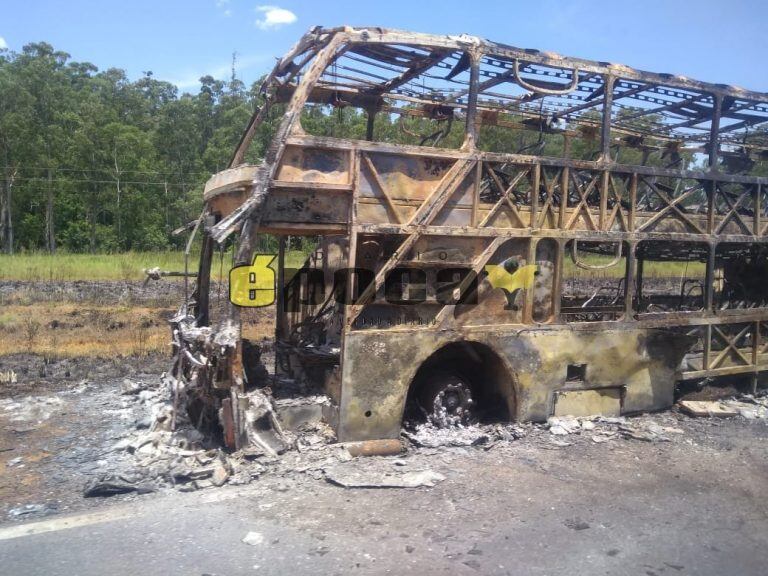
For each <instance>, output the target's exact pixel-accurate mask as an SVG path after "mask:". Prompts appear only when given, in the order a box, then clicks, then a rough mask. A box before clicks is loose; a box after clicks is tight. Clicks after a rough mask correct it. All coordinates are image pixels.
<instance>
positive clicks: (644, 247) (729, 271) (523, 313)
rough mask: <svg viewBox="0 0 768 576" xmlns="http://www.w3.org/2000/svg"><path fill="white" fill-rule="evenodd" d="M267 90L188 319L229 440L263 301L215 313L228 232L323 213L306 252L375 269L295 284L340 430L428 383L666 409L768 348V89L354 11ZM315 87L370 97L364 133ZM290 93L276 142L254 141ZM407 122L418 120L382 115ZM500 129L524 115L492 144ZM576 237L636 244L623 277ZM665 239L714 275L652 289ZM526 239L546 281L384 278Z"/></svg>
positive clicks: (528, 255)
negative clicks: (315, 119)
mask: <svg viewBox="0 0 768 576" xmlns="http://www.w3.org/2000/svg"><path fill="white" fill-rule="evenodd" d="M262 94H263V96H264V99H265V101H264V105H263V106H262V107H261V108H260V109H259V110H258V111H257V113H256V114H254V116H253V118H252V119H251V121H250V123H249V125H248V126H247V128H246V130H245V133H244V135H243V138H242V140H241V142H240V144H239V146H238V147H237V150H236V152H235V154H234V157H233V159H232V162H231V165H230V168H229V169H228V170H225V171H223V172H221V173H219V174H217V175H215V176H214V177H213V178H211V180H210V181H209V182H208V184H207V185H206V191H205V211H204V214H203V216H201V219H200V222H199V223H198V224H199V227H200V228H201V229H202V233H203V237H204V241H203V250H202V256H201V260H200V268H199V277H198V282H197V289H196V291H195V294H194V296H193V298H192V299H191V300H190V301H188V302H187V303H186V304H185V306H184V307H183V309H182V313H181V314H180V315H179V317H178V318H177V319H176V320H175V321H174V327H175V342H176V347H177V351H178V355H177V364H176V371H177V375H179V376H180V377H183V378H185V379H187V380H189V381H190V382H191V386H192V387H193V388H195V389H196V390H199V391H201V392H200V393H201V394H203V395H207V397H208V398H210V399H211V402H213V404H214V405H215V406H217V407H218V408H219V409H220V410H219V413H220V414H221V416H220V420H221V423H222V426H223V428H224V432H225V439H227V443H228V444H230V445H231V446H232V447H237V446H238V445H240V444H241V443H242V441H241V440H240V436H241V433H240V432H238V418H240V416H238V409H239V408H238V407H239V406H241V405H242V403H243V398H244V397H245V393H246V388H247V386H248V382H246V378H245V376H244V365H243V363H244V360H243V358H244V354H243V338H242V336H241V333H240V327H241V315H242V314H243V313H244V312H243V311H242V310H241V309H239V308H238V307H236V306H229V307H228V309H227V311H226V313H225V314H223V315H222V316H221V317H220V318H218V319H216V321H215V322H211V319H210V313H209V302H208V290H209V278H210V271H211V266H212V260H213V254H214V251H215V246H216V245H220V244H221V243H223V242H225V241H226V239H227V238H228V237H230V236H231V235H232V234H233V233H238V234H239V236H238V239H237V241H236V252H235V257H234V260H235V261H234V264H239V265H242V264H248V263H249V262H250V260H251V257H252V254H253V253H254V250H255V247H256V244H257V235H258V234H260V233H269V234H274V235H277V236H278V237H280V238H285V237H286V236H291V235H306V236H319V237H320V238H321V241H320V245H319V248H318V250H317V251H316V253H315V254H314V255H313V258H310V261H308V263H307V266H309V267H316V268H318V269H320V270H322V271H323V274H325V275H326V276H325V277H326V278H329V279H330V278H331V277H332V276H333V272H334V271H335V270H338V269H341V268H355V267H360V266H363V265H364V266H365V267H367V268H370V269H371V270H372V271H373V273H374V274H373V281H372V282H370V283H368V284H367V285H364V286H358V285H356V284H355V282H354V281H350V282H348V286H347V289H348V290H349V294H348V297H349V298H350V299H351V301H353V302H354V303H353V304H351V305H346V306H339V305H334V304H333V302H331V301H330V300H329V299H324V300H323V301H322V302H313V303H309V304H307V303H306V302H305V304H302V305H301V306H299V308H295V307H294V308H293V309H292V310H293V311H290V312H289V311H288V308H287V307H286V305H285V302H284V299H285V293H284V291H283V290H280V289H279V290H278V295H279V301H278V307H277V315H278V317H277V332H276V344H277V346H278V355H279V356H280V358H279V362H278V364H279V365H280V366H282V370H283V371H287V372H290V373H292V374H293V375H301V376H302V377H314V378H315V379H316V380H318V381H319V382H321V384H322V385H323V386H324V387H325V390H326V391H327V393H328V394H329V395H330V397H331V398H332V404H333V409H332V410H330V411H329V414H328V418H329V420H330V421H331V423H332V424H333V425H334V426H335V428H336V430H337V434H338V436H339V438H340V439H341V440H365V439H377V438H393V437H396V436H397V435H398V434H399V430H400V426H401V421H402V418H403V414H404V411H405V409H406V404H407V401H408V399H409V397H412V396H414V395H417V396H418V395H419V394H421V396H422V398H426V401H425V402H422V404H421V405H422V406H424V405H426V406H427V411H429V410H430V409H431V408H432V406H433V405H434V408H435V410H436V411H438V412H439V411H440V410H442V412H443V413H444V414H445V413H446V412H448V413H451V412H452V411H455V410H456V407H457V406H458V407H459V411H461V410H463V409H468V408H469V406H470V405H471V404H472V403H474V404H484V406H485V408H486V409H492V408H495V409H497V411H498V412H499V413H501V414H502V415H503V417H506V418H511V419H531V420H541V419H545V418H547V417H548V416H549V415H551V414H553V413H554V414H563V413H574V414H578V413H581V412H585V413H594V412H602V413H611V414H620V413H622V414H623V413H631V412H637V411H643V410H653V409H659V408H663V407H666V406H669V405H670V404H671V403H672V401H673V393H674V383H675V382H676V381H680V380H691V379H701V378H712V377H719V376H733V375H742V376H746V377H748V378H751V379H752V383H753V385H754V386H757V382H758V377H759V375H760V374H761V373H762V372H764V371H765V370H766V369H768V290H766V289H765V288H764V286H765V285H764V284H763V282H764V281H768V273H766V267H767V266H768V264H766V255H767V254H768V212H767V208H768V188H766V186H767V185H768V179H767V178H765V177H763V176H761V175H760V174H761V173H764V172H763V168H764V161H766V160H768V136H767V135H766V133H765V132H764V130H763V126H761V125H765V124H764V123H766V122H768V94H763V93H757V92H752V91H748V90H744V89H741V88H736V87H732V86H725V85H719V84H708V83H704V82H699V81H695V80H691V79H688V78H685V77H681V76H674V75H671V74H654V73H649V72H642V71H637V70H633V69H631V68H628V67H626V66H622V65H617V64H610V63H604V62H591V61H587V60H582V59H577V58H566V57H562V56H559V55H557V54H552V53H546V52H539V51H536V50H526V49H520V48H515V47H513V46H507V45H503V44H497V43H493V42H488V41H485V40H481V39H478V38H475V37H471V36H433V35H425V34H417V33H410V32H402V31H397V30H388V29H381V28H350V27H341V28H334V29H323V28H315V29H313V30H311V31H310V32H309V33H307V34H306V35H305V36H304V37H303V38H302V39H301V40H300V41H299V42H298V44H297V45H296V46H295V47H294V48H293V49H292V50H291V51H290V52H289V53H288V54H287V55H286V56H285V57H284V58H282V59H281V60H280V61H279V62H278V64H277V65H276V66H275V68H274V70H273V71H272V73H271V74H270V75H269V77H268V78H267V79H266V81H265V82H264V84H263V86H262ZM313 105H314V106H326V107H332V108H334V109H339V110H343V109H344V108H347V107H352V108H356V109H359V110H361V111H363V112H364V113H365V114H366V119H367V122H366V127H365V134H364V135H363V134H359V135H358V136H359V137H357V138H349V137H337V136H334V135H331V136H328V135H318V134H314V135H313V134H310V133H308V132H309V131H308V130H307V129H305V126H304V123H303V121H302V114H303V111H304V109H305V107H306V106H313ZM278 108H279V109H280V111H282V113H283V115H282V118H281V120H280V122H279V126H278V128H277V130H276V132H275V134H274V137H273V138H272V141H271V145H270V146H269V148H268V150H267V152H266V154H265V158H264V160H263V161H262V162H260V163H259V164H247V163H246V162H245V159H246V156H247V151H248V149H249V146H251V143H252V141H253V139H254V136H255V135H256V133H257V131H258V130H259V127H260V126H261V125H262V124H263V122H264V121H265V119H266V118H268V117H269V115H270V114H274V111H275V110H276V109H278ZM377 118H385V119H388V122H385V125H381V124H377ZM394 118H401V119H406V120H405V121H403V120H398V121H397V123H395V122H393V121H392V119H394ZM408 122H411V124H410V125H409V124H408ZM395 125H397V126H399V129H400V130H401V131H402V133H403V134H406V135H410V136H412V137H413V140H414V141H413V142H411V143H402V142H399V143H394V142H392V141H387V138H386V136H384V137H381V134H382V133H383V131H386V129H387V126H389V127H390V128H391V127H392V126H395ZM459 125H461V126H462V127H463V133H462V134H461V136H462V137H459V138H458V139H457V137H456V126H459ZM382 126H383V127H382ZM413 126H418V127H420V128H421V129H422V130H425V127H426V131H422V132H420V133H415V132H414V129H413ZM430 126H431V128H430ZM433 128H434V129H433ZM494 131H501V132H503V133H514V134H515V135H521V136H520V138H519V139H517V140H515V138H511V139H506V140H504V139H503V138H502V139H501V140H499V139H498V138H497V139H496V143H495V144H494V142H493V140H494V138H493V136H494V134H495V132H494ZM525 134H527V135H528V137H523V136H522V135H525ZM531 134H533V138H532V139H531V138H530V135H531ZM403 139H405V137H403ZM451 139H452V142H453V147H451V146H450V142H449V141H451ZM389 140H392V139H391V138H389ZM499 142H501V144H499ZM510 142H512V143H513V144H514V143H515V142H516V144H515V145H514V146H512V145H511V144H510ZM499 148H500V149H499ZM627 158H628V159H627ZM765 173H768V172H765ZM280 246H281V249H280V254H279V258H278V260H279V265H278V288H280V287H282V285H283V283H284V280H285V279H284V277H283V276H284V270H285V250H284V242H283V241H281V244H280ZM569 256H570V258H571V260H572V262H573V266H575V267H576V268H593V269H596V268H605V267H610V266H611V265H613V266H617V265H618V266H621V274H620V276H619V277H618V278H617V282H616V291H615V293H613V292H611V293H610V295H609V296H605V293H606V290H603V288H604V287H602V286H601V287H598V288H597V290H594V293H593V294H591V295H590V293H592V292H593V288H594V286H593V287H588V290H587V293H584V294H580V293H579V290H578V289H576V290H575V292H574V293H573V294H570V295H567V294H566V291H567V290H566V284H567V282H568V279H567V278H566V276H567V270H568V265H567V262H566V260H567V258H568V257H569ZM658 261H668V262H694V263H696V265H697V266H698V267H699V268H698V270H699V271H700V278H699V279H690V278H685V277H683V278H680V279H679V280H680V284H679V286H678V285H677V284H675V286H674V287H673V288H672V289H671V290H672V291H671V292H669V291H668V293H667V294H661V295H659V294H656V295H654V293H653V290H649V288H648V287H647V286H646V284H647V282H646V279H647V277H648V273H647V269H648V267H649V266H650V265H651V263H653V262H658ZM510 263H511V264H512V268H510V269H514V268H517V267H519V266H521V265H526V264H534V263H535V264H536V266H537V267H538V271H539V274H538V276H537V277H536V280H535V284H534V285H533V286H529V287H528V288H527V289H525V290H522V291H520V292H518V293H516V294H514V295H509V294H502V292H501V291H500V290H495V289H493V287H491V286H489V285H488V282H487V280H481V281H480V283H479V286H478V288H477V290H476V292H477V296H478V298H479V303H478V305H477V306H474V307H471V308H468V307H466V306H463V305H462V304H461V302H459V301H456V302H454V303H448V304H446V303H444V301H440V302H443V303H440V302H438V301H436V300H435V298H434V296H435V289H434V288H430V287H427V286H421V285H420V286H417V287H416V288H418V289H423V290H425V291H426V294H427V296H428V300H429V301H428V302H425V303H423V304H420V305H418V306H412V307H410V308H409V309H408V310H406V309H405V308H403V307H402V306H401V307H398V305H397V304H389V303H384V304H382V303H381V299H380V298H377V295H379V294H381V292H382V290H384V282H385V278H386V277H387V275H389V274H391V273H392V272H393V271H394V270H401V269H419V270H425V271H427V272H426V273H427V274H431V273H433V272H431V271H434V270H435V269H438V270H439V269H446V268H451V267H454V268H463V269H469V270H471V271H473V272H474V273H476V274H478V275H480V277H481V278H482V273H483V270H484V268H485V266H487V265H489V264H497V265H505V266H507V265H508V264H510ZM419 278H422V276H419ZM468 278H469V276H460V277H457V279H456V282H455V284H454V285H453V286H449V288H452V289H455V290H457V291H458V293H461V292H462V290H465V289H466V288H467V286H468V285H469V280H468ZM329 282H330V280H329ZM404 283H405V284H407V283H408V278H405V279H404ZM678 289H679V294H678V293H677V292H675V291H676V290H678ZM601 290H603V291H602V292H601ZM604 296H605V297H604ZM246 363H247V361H246ZM245 368H247V366H246V367H245ZM435 374H437V375H438V376H435ZM417 388H418V390H417ZM240 428H241V427H240Z"/></svg>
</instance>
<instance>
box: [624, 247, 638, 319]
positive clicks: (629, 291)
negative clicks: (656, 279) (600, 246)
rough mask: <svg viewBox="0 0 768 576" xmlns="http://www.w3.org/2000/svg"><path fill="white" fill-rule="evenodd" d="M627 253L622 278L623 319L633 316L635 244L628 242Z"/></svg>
mask: <svg viewBox="0 0 768 576" xmlns="http://www.w3.org/2000/svg"><path fill="white" fill-rule="evenodd" d="M628 244H629V252H628V254H627V271H626V275H625V276H624V319H625V320H628V319H630V318H632V316H633V314H634V307H633V302H634V299H635V268H636V266H637V257H636V256H635V247H636V246H637V243H636V242H629V243H628Z"/></svg>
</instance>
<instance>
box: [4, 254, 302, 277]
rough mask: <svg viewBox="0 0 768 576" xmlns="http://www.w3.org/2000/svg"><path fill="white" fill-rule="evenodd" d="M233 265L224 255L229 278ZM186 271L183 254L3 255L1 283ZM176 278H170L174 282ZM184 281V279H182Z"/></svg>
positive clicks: (216, 268) (294, 257) (293, 259)
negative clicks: (3, 281) (158, 270)
mask: <svg viewBox="0 0 768 576" xmlns="http://www.w3.org/2000/svg"><path fill="white" fill-rule="evenodd" d="M305 258H306V254H305V253H303V252H299V251H292V252H288V255H287V265H288V266H290V267H298V266H300V265H301V264H302V263H303V262H304V260H305ZM231 262H232V253H231V252H228V253H225V254H224V258H223V274H224V276H226V275H227V274H228V272H229V268H230V266H231ZM155 267H158V268H160V269H161V270H169V271H175V272H181V271H183V270H184V253H183V252H125V253H123V254H66V253H60V254H56V255H55V256H51V255H50V254H47V253H44V252H39V253H38V252H33V253H25V254H15V255H13V256H7V255H0V280H24V281H29V282H44V281H48V282H66V281H74V280H124V281H128V280H143V279H144V277H145V276H144V270H145V269H149V268H155ZM189 270H190V272H195V271H196V270H197V256H190V260H189ZM221 271H222V270H221V265H220V260H219V257H218V255H217V256H216V258H215V260H214V265H213V267H212V270H211V275H212V276H213V277H218V275H219V274H220V273H221ZM172 279H173V278H169V280H172ZM179 280H180V279H179Z"/></svg>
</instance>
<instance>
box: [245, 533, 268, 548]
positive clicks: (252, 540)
mask: <svg viewBox="0 0 768 576" xmlns="http://www.w3.org/2000/svg"><path fill="white" fill-rule="evenodd" d="M242 542H243V543H244V544H248V545H249V546H259V545H260V544H264V534H262V533H261V532H248V534H246V535H245V536H244V537H243V540H242Z"/></svg>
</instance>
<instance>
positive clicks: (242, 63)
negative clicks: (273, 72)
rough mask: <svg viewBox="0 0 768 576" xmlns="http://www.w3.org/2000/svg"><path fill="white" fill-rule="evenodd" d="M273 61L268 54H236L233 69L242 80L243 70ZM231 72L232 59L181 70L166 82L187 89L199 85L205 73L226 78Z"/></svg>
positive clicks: (218, 77)
mask: <svg viewBox="0 0 768 576" xmlns="http://www.w3.org/2000/svg"><path fill="white" fill-rule="evenodd" d="M272 62H274V58H273V57H272V56H270V55H268V54H251V55H246V56H238V57H237V61H236V62H235V69H236V72H237V75H238V77H240V79H241V80H242V77H241V76H240V74H241V73H242V72H243V71H244V70H250V69H253V68H263V67H264V66H265V65H268V64H271V63H272ZM231 73H232V61H231V60H230V61H229V62H226V63H222V64H219V65H218V66H207V67H205V68H200V69H197V70H183V71H181V72H179V73H178V74H175V75H173V76H172V77H170V78H168V79H167V80H168V82H170V83H171V84H174V85H176V87H178V88H179V89H180V90H189V89H194V88H199V87H200V78H201V77H202V76H205V75H211V76H213V77H214V78H216V79H218V80H227V79H229V75H230V74H231Z"/></svg>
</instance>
